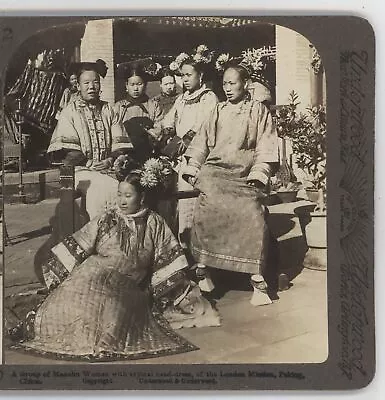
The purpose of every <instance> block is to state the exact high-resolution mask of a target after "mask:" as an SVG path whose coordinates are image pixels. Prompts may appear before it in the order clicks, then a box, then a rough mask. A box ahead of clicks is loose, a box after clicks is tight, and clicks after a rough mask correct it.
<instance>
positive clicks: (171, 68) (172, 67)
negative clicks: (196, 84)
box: [170, 61, 179, 72]
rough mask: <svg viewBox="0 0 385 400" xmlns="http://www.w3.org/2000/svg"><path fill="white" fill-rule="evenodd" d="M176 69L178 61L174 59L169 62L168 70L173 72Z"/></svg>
mask: <svg viewBox="0 0 385 400" xmlns="http://www.w3.org/2000/svg"><path fill="white" fill-rule="evenodd" d="M178 69H179V65H178V63H177V62H176V61H172V62H171V63H170V70H171V71H174V72H175V71H178Z"/></svg>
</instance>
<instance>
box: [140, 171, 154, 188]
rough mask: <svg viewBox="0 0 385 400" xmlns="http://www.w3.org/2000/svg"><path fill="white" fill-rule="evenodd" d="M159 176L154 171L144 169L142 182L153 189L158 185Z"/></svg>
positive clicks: (145, 186)
mask: <svg viewBox="0 0 385 400" xmlns="http://www.w3.org/2000/svg"><path fill="white" fill-rule="evenodd" d="M158 183H159V182H158V178H157V177H156V175H155V174H154V173H153V172H152V171H148V170H143V172H142V174H141V177H140V184H141V186H142V187H144V188H148V189H152V188H155V187H156V186H157V185H158Z"/></svg>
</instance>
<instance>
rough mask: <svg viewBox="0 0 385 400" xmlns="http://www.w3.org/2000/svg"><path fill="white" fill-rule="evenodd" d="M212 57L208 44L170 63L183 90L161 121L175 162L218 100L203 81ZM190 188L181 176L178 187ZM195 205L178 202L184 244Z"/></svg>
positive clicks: (186, 240)
mask: <svg viewBox="0 0 385 400" xmlns="http://www.w3.org/2000/svg"><path fill="white" fill-rule="evenodd" d="M212 57H213V56H212V53H211V52H210V51H209V49H208V48H207V46H205V45H200V46H198V48H197V49H196V53H195V54H193V55H188V54H186V53H181V54H179V56H178V57H176V59H175V61H173V62H172V63H171V64H170V69H171V70H173V71H176V72H177V73H179V74H180V75H181V76H182V81H183V86H184V89H185V91H184V93H183V94H181V95H180V96H179V97H178V98H177V99H176V101H175V104H174V106H173V107H172V108H171V110H170V111H169V112H168V114H167V115H166V116H165V117H164V119H163V121H162V127H163V130H164V132H165V136H166V137H168V138H169V143H168V145H167V146H166V147H165V148H164V150H163V151H164V152H165V154H167V155H169V156H171V157H174V158H177V159H178V160H179V163H178V164H180V163H182V164H183V163H184V159H181V156H182V155H183V153H184V152H185V151H186V149H187V148H188V146H189V144H190V142H191V140H192V139H193V138H194V136H195V135H196V134H197V132H199V131H200V129H201V127H202V126H203V124H204V123H205V122H206V121H207V119H208V118H209V116H210V114H211V112H212V111H213V110H214V108H215V106H216V104H217V103H218V99H217V96H216V95H215V93H214V92H213V91H212V90H211V89H209V88H208V87H207V86H206V84H205V81H206V78H207V73H208V70H209V68H210V66H211V64H212ZM178 168H179V165H178ZM191 189H192V186H191V185H190V184H189V183H187V182H185V181H184V180H183V179H182V177H181V175H180V176H179V179H178V190H181V191H183V190H191ZM194 204H195V199H183V200H179V202H178V218H179V221H178V223H179V235H180V239H181V242H182V244H184V245H185V247H186V245H187V244H188V242H189V239H188V237H189V231H190V229H191V222H192V212H193V209H194Z"/></svg>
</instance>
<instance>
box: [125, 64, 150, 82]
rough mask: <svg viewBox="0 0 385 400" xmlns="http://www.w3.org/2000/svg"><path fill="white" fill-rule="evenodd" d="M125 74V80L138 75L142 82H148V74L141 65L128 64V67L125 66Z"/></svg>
mask: <svg viewBox="0 0 385 400" xmlns="http://www.w3.org/2000/svg"><path fill="white" fill-rule="evenodd" d="M125 75H126V76H125V78H126V79H125V80H126V82H127V81H128V80H129V79H130V78H131V77H133V76H139V77H140V78H142V80H143V82H144V83H147V82H148V75H147V74H146V72H145V71H144V69H143V67H141V66H140V65H132V66H130V67H129V68H127V70H126V74H125Z"/></svg>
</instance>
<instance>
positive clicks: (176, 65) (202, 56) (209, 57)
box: [170, 44, 214, 73]
mask: <svg viewBox="0 0 385 400" xmlns="http://www.w3.org/2000/svg"><path fill="white" fill-rule="evenodd" d="M213 56H214V53H213V52H212V51H210V50H209V48H208V47H207V46H206V45H205V44H201V45H199V46H198V47H197V48H196V49H195V52H194V53H193V54H187V53H180V54H179V55H178V56H177V57H176V58H175V60H174V61H172V62H171V64H170V70H171V71H173V72H175V73H180V69H181V67H182V65H183V64H184V63H185V62H186V61H189V62H191V63H192V64H193V65H196V64H202V65H209V64H211V62H212V61H213Z"/></svg>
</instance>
